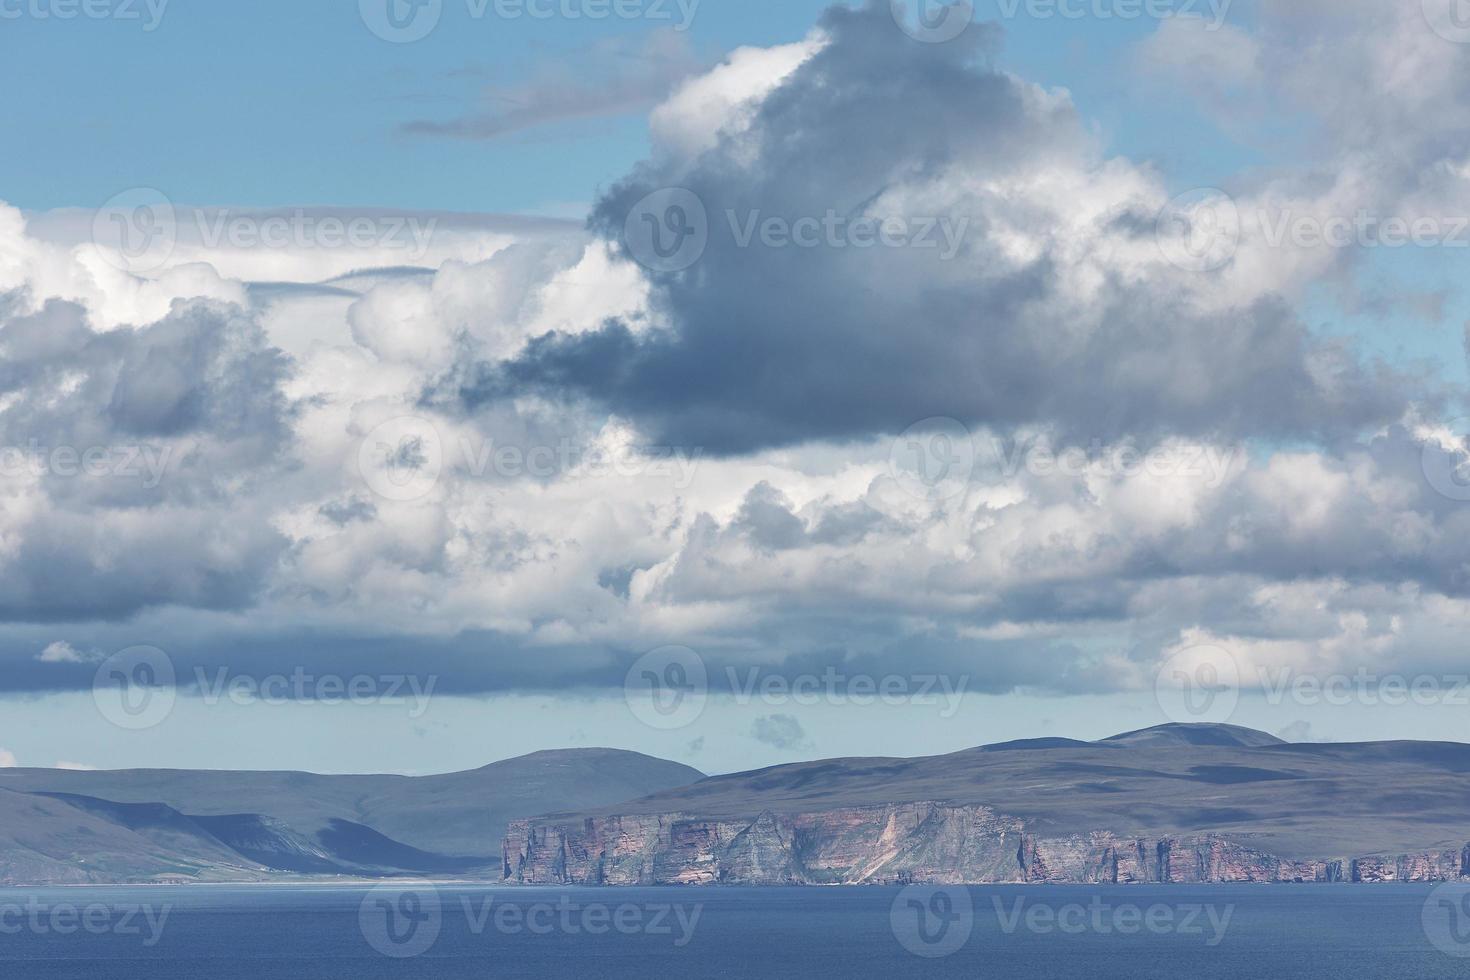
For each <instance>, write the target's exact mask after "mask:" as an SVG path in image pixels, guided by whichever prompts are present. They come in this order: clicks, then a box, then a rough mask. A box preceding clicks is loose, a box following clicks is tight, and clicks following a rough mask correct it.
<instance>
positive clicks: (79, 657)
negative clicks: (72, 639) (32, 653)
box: [36, 640, 92, 664]
mask: <svg viewBox="0 0 1470 980" xmlns="http://www.w3.org/2000/svg"><path fill="white" fill-rule="evenodd" d="M36 659H37V660H39V661H41V663H43V664H84V663H87V662H88V661H89V660H91V659H92V658H91V657H89V656H86V655H85V654H83V653H81V652H80V651H79V650H77V648H76V647H74V646H72V645H71V644H70V643H67V642H66V641H65V640H56V641H55V642H52V643H48V644H46V649H44V650H42V651H41V652H40V653H39V654H37V655H36Z"/></svg>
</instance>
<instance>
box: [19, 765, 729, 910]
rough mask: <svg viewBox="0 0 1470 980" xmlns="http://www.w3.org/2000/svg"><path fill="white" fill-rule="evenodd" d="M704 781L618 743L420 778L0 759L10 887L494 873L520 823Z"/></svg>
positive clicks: (486, 875)
mask: <svg viewBox="0 0 1470 980" xmlns="http://www.w3.org/2000/svg"><path fill="white" fill-rule="evenodd" d="M702 776H703V774H702V773H701V772H699V770H697V769H691V768H689V767H688V766H684V765H680V764H678V763H675V762H665V761H664V760H662V759H654V758H650V757H649V756H646V755H639V754H638V753H636V752H622V751H617V750H613V749H573V750H566V751H553V752H536V753H533V754H531V755H527V756H522V757H521V758H518V759H509V760H507V761H504V762H497V763H494V764H492V765H488V766H485V767H484V768H482V769H476V770H473V771H471V772H461V773H452V774H449V775H440V776H416V777H415V776H319V775H313V774H310V773H301V772H221V771H188V770H161V769H149V770H142V769H140V770H118V771H107V772H73V771H67V770H55V769H0V884H11V885H16V884H21V885H24V884H43V883H50V884H85V883H132V882H154V881H158V882H177V881H214V882H218V881H270V880H275V879H293V880H294V879H300V878H303V877H322V878H328V877H354V878H376V877H392V876H402V875H417V876H444V877H475V878H495V877H498V876H499V872H500V867H501V853H500V841H501V837H502V836H503V835H504V833H505V830H506V825H507V824H508V823H509V822H510V821H511V820H513V819H516V818H520V817H526V816H529V815H531V814H535V813H543V812H546V811H548V810H564V809H570V808H577V807H596V806H603V805H606V804H610V803H616V802H617V801H619V800H626V799H629V798H632V797H638V796H644V795H647V794H649V793H653V792H656V791H658V790H663V789H668V788H671V787H674V786H681V785H684V784H687V783H689V782H692V781H694V780H697V779H700V778H702Z"/></svg>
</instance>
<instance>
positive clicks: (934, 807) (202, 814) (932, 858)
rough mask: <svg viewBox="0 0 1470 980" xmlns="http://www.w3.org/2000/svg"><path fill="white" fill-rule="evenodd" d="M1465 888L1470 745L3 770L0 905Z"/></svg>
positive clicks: (554, 757)
mask: <svg viewBox="0 0 1470 980" xmlns="http://www.w3.org/2000/svg"><path fill="white" fill-rule="evenodd" d="M341 877H354V878H391V877H444V878H455V879H470V880H477V881H492V882H502V881H503V882H506V883H524V884H577V885H659V884H670V885H673V884H679V885H705V884H710V885H713V884H724V885H781V884H791V885H798V884H900V883H910V882H934V883H947V884H961V883H966V884H987V883H1016V884H1024V883H1057V882H1078V883H1107V884H1113V883H1145V882H1149V883H1169V882H1180V883H1184V882H1286V881H1289V882H1316V881H1320V882H1335V881H1344V882H1391V881H1450V880H1459V879H1462V878H1470V745H1465V744H1460V743H1446V742H1365V743H1353V744H1345V743H1336V744H1294V743H1287V742H1283V741H1282V740H1281V739H1278V738H1275V737H1273V736H1270V735H1267V734H1264V733H1262V732H1257V731H1252V730H1250V729H1246V728H1239V727H1235V726H1230V725H1164V726H1160V727H1157V728H1150V729H1145V730H1143V731H1138V732H1129V733H1126V734H1123V735H1117V736H1114V737H1112V738H1109V739H1104V740H1102V741H1098V742H1082V741H1074V740H1071V739H1064V738H1047V739H1033V740H1027V741H1019V742H1007V743H1003V744H999V745H987V746H982V747H980V748H975V749H968V750H965V751H962V752H956V753H953V754H950V755H943V756H934V757H929V758H921V759H889V758H871V759H830V760H824V761H819V762H806V763H797V764H792V765H784V766H776V767H773V768H769V769H762V770H759V771H755V772H745V773H737V774H733V775H725V776H713V777H708V778H706V777H704V776H703V775H702V774H701V773H699V772H698V771H697V770H694V769H691V768H689V767H688V766H683V765H679V764H677V763H673V762H666V761H663V760H659V759H654V758H650V757H648V756H644V755H639V754H637V753H633V752H623V751H618V750H613V749H585V750H565V751H556V752H539V753H535V754H532V755H529V756H524V757H522V758H519V759H511V760H508V761H505V762H499V763H495V764H493V765H490V766H486V767H485V768H483V769H478V770H474V771H473V772H467V773H456V774H451V775H443V776H425V777H405V776H317V775H310V774H306V773H257V772H247V773H233V772H189V771H160V770H137V771H120V772H71V771H54V770H38V769H10V770H0V884H10V885H25V884H51V883H93V882H95V883H124V882H155V881H167V882H176V881H271V880H301V879H303V878H305V879H324V880H325V879H331V878H341Z"/></svg>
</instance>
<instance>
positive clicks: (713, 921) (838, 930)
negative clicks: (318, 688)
mask: <svg viewBox="0 0 1470 980" xmlns="http://www.w3.org/2000/svg"><path fill="white" fill-rule="evenodd" d="M1466 891H1467V889H1465V888H1463V887H1460V886H1456V887H1455V888H1452V889H1451V890H1450V891H1448V892H1447V891H1445V890H1443V889H1441V890H1439V891H1435V890H1434V889H1432V888H1430V887H1428V886H1424V887H1420V886H1390V885H1384V886H1376V887H1365V886H1331V885H1327V886H1270V887H1257V886H1236V887H1175V888H1162V887H1135V888H1106V889H1098V888H1088V887H1041V888H1006V887H985V888H971V889H945V890H932V889H928V890H926V889H910V890H900V889H897V888H883V889H857V888H853V889H807V888H802V889H718V890H716V889H603V890H589V889H570V890H569V889H526V888H519V889H504V888H465V887H462V886H453V887H450V886H439V887H438V888H423V887H420V888H419V889H416V890H411V891H406V892H405V891H402V890H399V889H396V888H395V889H388V888H379V889H377V890H369V889H367V888H365V887H364V888H348V887H340V888H339V887H331V888H322V887H235V886H222V887H213V886H195V887H189V888H85V889H70V888H69V889H42V890H29V891H27V890H0V977H5V978H12V977H14V978H18V980H33V978H34V980H59V978H67V980H97V978H106V980H111V978H116V980H133V978H139V980H143V978H146V980H173V978H178V980H237V978H248V980H273V978H292V980H298V978H300V980H335V978H339V977H340V978H352V980H372V978H378V977H412V978H434V980H451V978H468V977H474V978H476V980H484V978H492V977H497V978H498V977H537V978H563V977H567V978H578V980H612V978H621V977H637V978H639V980H646V978H649V977H681V978H706V977H709V978H713V977H750V978H761V980H766V978H779V977H843V978H847V977H875V978H883V980H893V978H896V977H907V976H920V977H965V978H985V977H1003V978H1021V980H1026V978H1037V980H1050V978H1056V977H1087V978H1094V980H1097V978H1102V980H1106V978H1118V980H1139V978H1148V977H1168V978H1171V980H1172V978H1178V977H1188V978H1190V980H1209V978H1217V977H1218V978H1227V977H1228V978H1232V980H1238V978H1252V980H1253V978H1257V977H1266V976H1270V977H1306V978H1334V980H1335V978H1338V977H1369V978H1377V977H1400V978H1405V980H1428V978H1436V977H1455V978H1463V977H1465V976H1467V975H1470V959H1465V958H1457V957H1456V956H1455V955H1452V954H1455V953H1460V954H1470V920H1466V921H1464V922H1462V921H1461V919H1460V917H1461V916H1463V915H1465V913H1466V912H1470V898H1466V897H1465V894H1464V893H1465V892H1466ZM966 906H968V908H966ZM1426 906H1427V907H1428V908H1429V913H1428V914H1427V915H1426V911H1425V910H1426ZM1462 926H1463V927H1464V928H1461V927H1462ZM1431 933H1433V934H1434V938H1433V939H1431V938H1430V934H1431Z"/></svg>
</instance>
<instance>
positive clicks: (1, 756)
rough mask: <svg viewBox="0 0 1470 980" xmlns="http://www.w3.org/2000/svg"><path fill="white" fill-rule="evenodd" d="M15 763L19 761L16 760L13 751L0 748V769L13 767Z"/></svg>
mask: <svg viewBox="0 0 1470 980" xmlns="http://www.w3.org/2000/svg"><path fill="white" fill-rule="evenodd" d="M17 765H19V763H18V762H16V759H15V753H14V752H11V751H9V750H7V749H0V769H14V768H15V767H16V766H17Z"/></svg>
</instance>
